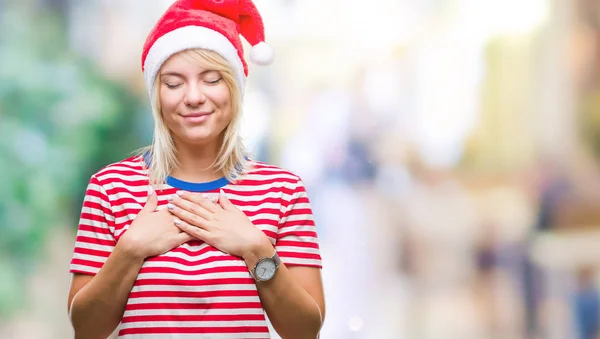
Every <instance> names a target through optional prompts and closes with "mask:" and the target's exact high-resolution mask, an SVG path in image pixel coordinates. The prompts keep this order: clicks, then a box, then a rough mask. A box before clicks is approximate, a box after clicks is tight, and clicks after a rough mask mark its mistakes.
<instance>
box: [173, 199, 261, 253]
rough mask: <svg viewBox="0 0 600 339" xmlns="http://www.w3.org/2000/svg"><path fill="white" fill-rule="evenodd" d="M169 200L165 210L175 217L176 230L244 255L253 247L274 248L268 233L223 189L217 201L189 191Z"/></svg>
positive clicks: (227, 250)
mask: <svg viewBox="0 0 600 339" xmlns="http://www.w3.org/2000/svg"><path fill="white" fill-rule="evenodd" d="M169 201H170V203H169V205H168V209H169V210H170V211H171V213H173V215H175V216H176V217H177V218H178V219H176V220H175V225H176V226H177V227H179V229H181V230H182V231H184V232H186V233H188V234H190V235H192V236H193V237H195V238H197V239H200V240H202V241H204V242H206V243H207V244H209V245H211V246H213V247H216V248H218V249H219V250H221V251H223V252H225V253H228V254H231V255H235V256H238V257H242V258H246V257H247V256H249V255H251V254H252V253H254V252H255V249H256V248H259V247H266V246H267V245H268V246H270V248H271V249H272V248H273V246H272V245H271V242H270V241H269V239H268V238H267V236H266V235H265V234H264V233H263V232H262V231H261V230H260V229H258V228H257V227H256V226H254V224H252V221H250V219H248V217H247V216H246V215H245V214H244V212H242V211H240V210H239V209H238V208H237V207H235V205H233V204H232V203H231V201H229V199H227V197H226V196H225V193H223V191H222V190H221V193H220V194H219V202H218V203H213V202H211V201H209V200H208V199H206V198H205V197H203V196H202V195H199V194H192V193H189V192H177V196H173V197H169Z"/></svg>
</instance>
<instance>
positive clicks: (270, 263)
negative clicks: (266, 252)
mask: <svg viewBox="0 0 600 339" xmlns="http://www.w3.org/2000/svg"><path fill="white" fill-rule="evenodd" d="M279 265H281V259H279V255H277V251H276V252H275V254H273V256H272V257H270V258H262V259H260V260H259V261H258V262H257V263H256V265H255V266H254V268H253V269H251V270H250V274H251V275H252V277H253V278H254V280H256V281H268V280H271V279H273V277H274V276H275V272H277V268H278V267H279Z"/></svg>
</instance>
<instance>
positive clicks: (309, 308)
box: [245, 243, 325, 339]
mask: <svg viewBox="0 0 600 339" xmlns="http://www.w3.org/2000/svg"><path fill="white" fill-rule="evenodd" d="M271 255H273V246H271V245H270V243H268V244H266V245H265V246H262V247H259V248H256V249H254V251H253V252H252V253H251V254H249V255H247V256H246V258H245V261H246V265H247V266H248V267H249V268H252V267H254V266H255V265H256V262H257V261H258V259H259V258H264V257H270V256H271ZM256 285H257V287H258V292H259V295H260V300H261V302H262V304H263V307H264V309H265V311H266V312H267V315H268V316H269V319H270V320H271V323H272V324H273V327H274V328H275V330H276V331H277V333H279V335H281V337H282V338H284V339H296V338H297V339H301V338H307V339H308V338H310V339H314V338H317V337H318V334H319V331H320V330H321V326H322V324H323V320H324V317H325V300H324V299H325V298H324V294H323V284H322V281H321V270H320V269H319V268H316V267H308V266H290V267H286V265H285V264H283V263H282V264H281V265H280V266H279V268H278V269H277V273H276V274H275V276H274V277H273V279H271V280H269V281H265V282H257V283H256Z"/></svg>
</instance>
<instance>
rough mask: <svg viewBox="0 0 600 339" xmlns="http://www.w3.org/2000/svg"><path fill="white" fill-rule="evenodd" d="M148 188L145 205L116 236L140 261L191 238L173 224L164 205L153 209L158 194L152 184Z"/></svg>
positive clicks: (172, 218) (171, 216)
mask: <svg viewBox="0 0 600 339" xmlns="http://www.w3.org/2000/svg"><path fill="white" fill-rule="evenodd" d="M148 191H149V193H148V200H147V201H146V205H144V208H142V210H141V211H140V212H139V213H138V215H137V216H136V217H135V219H134V220H133V222H132V223H131V225H129V229H128V230H127V231H126V232H125V233H123V235H122V236H121V238H120V239H119V243H122V244H121V245H122V246H124V247H125V249H126V250H127V252H129V253H131V255H133V256H135V257H137V258H139V259H142V260H145V259H146V258H148V257H152V256H157V255H160V254H163V253H165V252H168V251H169V250H171V249H173V248H175V247H178V246H180V245H181V244H183V243H185V242H187V241H190V240H193V239H194V237H192V236H190V235H189V234H187V233H185V232H182V231H181V230H180V229H179V228H178V227H177V226H175V224H174V223H173V221H174V220H175V217H174V216H173V214H171V213H170V212H169V211H168V210H167V209H166V208H165V209H162V210H160V211H156V207H157V206H158V197H157V196H156V192H154V190H153V189H152V186H150V189H149V190H148Z"/></svg>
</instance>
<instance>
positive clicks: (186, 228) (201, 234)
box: [173, 219, 208, 241]
mask: <svg viewBox="0 0 600 339" xmlns="http://www.w3.org/2000/svg"><path fill="white" fill-rule="evenodd" d="M173 224H175V226H177V228H179V229H180V230H181V231H182V232H183V233H180V234H186V235H188V236H191V237H192V239H193V238H196V239H200V240H202V241H206V239H207V237H208V232H207V231H206V230H204V229H202V228H200V227H195V226H192V225H190V224H188V223H187V222H185V221H182V220H180V219H175V220H174V221H173ZM181 237H182V238H185V236H184V235H182V236H181Z"/></svg>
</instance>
